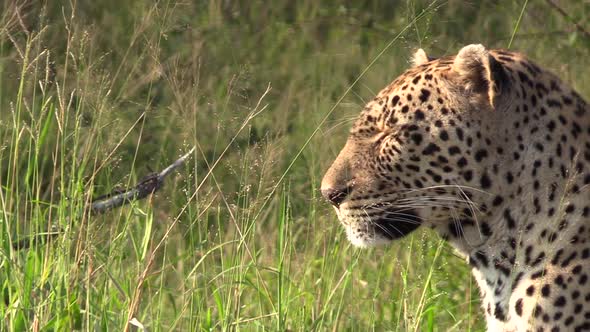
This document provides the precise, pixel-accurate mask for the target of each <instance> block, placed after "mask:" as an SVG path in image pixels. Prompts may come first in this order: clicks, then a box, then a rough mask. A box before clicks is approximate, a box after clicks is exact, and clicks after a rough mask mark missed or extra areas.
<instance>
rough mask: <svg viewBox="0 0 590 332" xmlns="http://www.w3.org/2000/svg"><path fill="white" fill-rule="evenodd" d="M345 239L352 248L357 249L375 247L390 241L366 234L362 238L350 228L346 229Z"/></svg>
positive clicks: (382, 237)
mask: <svg viewBox="0 0 590 332" xmlns="http://www.w3.org/2000/svg"><path fill="white" fill-rule="evenodd" d="M346 237H347V238H348V241H350V243H352V245H353V246H355V247H359V248H368V247H376V246H381V245H385V244H388V243H389V242H391V240H389V239H387V238H386V237H384V236H381V235H379V234H373V236H371V237H369V236H367V235H366V234H365V235H364V236H360V234H358V233H355V232H354V229H353V228H352V227H346Z"/></svg>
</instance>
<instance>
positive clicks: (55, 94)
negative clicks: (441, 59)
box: [0, 0, 590, 331]
mask: <svg viewBox="0 0 590 332" xmlns="http://www.w3.org/2000/svg"><path fill="white" fill-rule="evenodd" d="M0 10H1V13H0V185H1V187H0V224H1V228H0V244H1V246H0V290H1V292H0V294H2V296H3V301H0V315H1V317H2V318H3V322H2V323H0V330H7V331H23V330H33V331H70V330H87V331H108V330H113V331H120V330H149V331H213V330H215V331H217V330H232V331H233V330H245V331H253V330H255V331H257V330H270V331H311V330H332V331H367V330H375V331H468V330H472V331H480V330H482V329H483V327H484V322H483V320H484V319H483V315H482V312H481V310H480V308H479V302H478V290H477V287H476V286H475V284H474V283H473V281H472V279H471V276H470V273H469V268H468V267H467V265H466V264H465V263H464V262H463V261H462V259H460V258H458V257H456V256H455V254H454V253H453V250H452V248H450V247H449V246H448V245H446V244H444V243H442V242H441V241H440V239H439V238H437V237H436V236H435V235H434V234H432V233H431V232H429V231H420V232H416V233H415V234H414V235H412V236H410V237H408V238H406V239H403V240H402V241H398V242H396V243H395V244H393V245H392V246H390V247H386V248H376V249H369V250H358V249H355V248H352V247H351V246H350V245H349V244H348V242H347V241H346V237H345V234H343V232H342V230H341V228H340V226H339V224H338V221H337V219H336V217H335V215H334V214H333V212H332V211H331V209H330V208H329V206H328V205H327V204H325V203H324V202H323V201H322V200H321V198H320V197H318V187H319V183H320V180H321V178H322V175H323V172H324V171H325V170H326V169H327V167H328V166H329V165H330V163H331V161H332V160H333V159H334V158H335V156H336V154H337V153H338V151H339V149H340V148H341V147H342V145H343V143H344V140H345V139H346V135H347V131H348V129H349V127H350V124H351V122H352V121H353V120H354V118H355V116H356V114H358V112H359V111H360V110H361V109H362V107H363V105H364V104H365V103H366V102H367V101H369V100H370V99H371V98H372V97H373V96H374V95H375V94H376V93H377V92H378V91H379V90H380V89H381V88H383V87H384V86H385V85H387V84H388V83H389V82H390V81H392V80H393V79H394V78H395V77H396V76H397V75H399V74H400V73H402V72H403V70H404V69H405V68H407V67H408V65H409V59H410V57H411V55H412V53H413V51H414V50H415V49H417V48H419V47H422V48H424V49H425V50H426V51H427V52H428V53H429V55H432V56H443V55H449V54H454V53H456V51H457V50H458V49H459V48H461V47H462V46H464V45H466V44H470V43H482V44H484V45H486V46H487V47H489V48H509V49H513V50H519V51H522V52H524V53H526V54H527V55H529V57H531V58H532V59H534V60H535V61H536V62H537V63H539V64H542V65H543V66H545V67H547V68H550V69H551V70H552V71H554V72H556V73H558V75H559V76H561V77H562V79H563V80H564V81H565V82H567V83H569V84H571V85H573V86H574V87H575V88H576V90H577V91H578V92H579V93H580V94H581V95H582V96H585V97H586V99H588V96H590V75H588V74H589V71H588V59H590V36H589V35H588V32H587V31H588V30H589V29H590V25H589V24H588V22H589V19H588V18H589V14H590V2H588V1H584V0H579V1H575V0H570V1H557V0H552V1H501V0H497V1H454V0H451V1H323V2H319V1H311V0H302V1H231V0H226V1H181V0H178V1H175V0H170V1H112V0H104V1H69V2H66V1H26V0H23V1H18V0H15V1H5V2H2V3H1V4H0ZM192 146H197V150H196V152H195V154H194V155H193V156H192V158H191V159H190V160H189V162H188V163H187V164H186V166H185V167H183V168H182V169H181V171H180V172H178V173H177V174H175V175H173V176H172V177H171V178H170V179H168V180H167V182H166V185H165V187H164V188H163V189H162V190H161V191H159V192H158V193H157V194H156V195H154V196H153V197H151V198H150V199H148V200H146V201H141V202H136V203H134V204H132V205H131V206H128V207H125V208H121V209H117V210H114V211H112V212H109V213H107V214H104V215H100V216H90V215H88V212H87V211H86V210H85V209H84V206H86V205H87V203H88V202H89V201H90V200H91V199H92V197H96V196H98V195H102V194H105V193H108V192H110V191H111V190H113V189H114V188H117V187H126V186H129V185H132V184H134V183H135V182H136V181H138V180H139V179H141V178H142V177H143V176H145V175H146V174H148V173H150V172H151V171H154V170H161V169H162V168H163V167H165V166H167V165H168V164H170V163H171V162H173V161H174V160H175V159H176V158H178V156H179V155H181V154H182V153H184V152H186V151H188V150H189V149H190V148H191V147H192ZM52 229H59V230H61V231H60V232H59V234H58V235H56V236H54V237H52V238H51V240H46V239H45V237H42V236H41V237H40V238H39V239H40V241H37V242H35V244H34V245H33V246H32V247H31V248H28V249H26V250H15V249H14V248H13V246H12V245H11V244H12V243H15V242H16V241H18V240H20V239H26V238H28V237H30V236H31V235H34V234H43V233H44V232H46V231H47V230H52Z"/></svg>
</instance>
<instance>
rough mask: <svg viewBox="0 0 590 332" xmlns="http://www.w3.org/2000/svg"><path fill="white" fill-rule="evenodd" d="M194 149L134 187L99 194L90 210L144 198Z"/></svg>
mask: <svg viewBox="0 0 590 332" xmlns="http://www.w3.org/2000/svg"><path fill="white" fill-rule="evenodd" d="M194 151H195V147H193V148H192V149H191V150H190V151H189V152H188V153H186V154H185V155H183V156H182V157H180V158H179V159H177V160H176V161H175V162H174V163H172V165H170V166H168V167H166V168H165V169H164V170H163V171H161V172H160V173H152V174H149V175H148V176H146V177H144V178H143V179H142V180H141V181H139V183H138V184H136V185H135V186H134V187H131V188H128V189H126V190H123V191H121V190H117V191H115V192H111V193H109V194H106V195H103V196H100V197H98V198H96V199H95V200H93V201H92V204H91V207H90V209H91V211H92V213H94V214H99V213H104V212H106V211H109V210H112V209H114V208H116V207H119V206H122V205H125V204H129V203H131V202H133V201H136V200H139V199H142V198H146V197H147V196H149V195H150V194H152V193H154V192H156V191H157V190H158V189H160V188H161V187H162V184H163V183H164V179H165V178H166V176H167V175H169V174H170V173H171V172H172V171H173V170H175V169H176V168H178V167H180V166H181V165H182V164H184V162H185V161H186V159H188V157H190V155H191V154H192V153H193V152H194Z"/></svg>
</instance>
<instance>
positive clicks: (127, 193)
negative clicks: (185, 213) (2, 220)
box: [12, 147, 196, 250]
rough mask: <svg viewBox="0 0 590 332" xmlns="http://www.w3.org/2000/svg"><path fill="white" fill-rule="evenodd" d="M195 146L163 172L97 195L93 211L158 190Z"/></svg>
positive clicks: (29, 241) (22, 243) (21, 244)
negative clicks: (129, 186)
mask: <svg viewBox="0 0 590 332" xmlns="http://www.w3.org/2000/svg"><path fill="white" fill-rule="evenodd" d="M195 148H196V147H193V148H192V149H191V150H190V151H189V152H187V153H186V154H184V155H183V156H182V157H180V158H178V159H177V160H176V161H175V162H173V163H172V164H171V165H170V166H168V167H166V168H164V170H162V171H161V172H159V173H152V174H149V175H148V176H146V177H144V178H143V179H142V180H141V181H139V183H138V184H136V185H135V186H133V187H131V188H127V189H125V190H120V189H117V190H114V191H112V192H111V193H108V194H106V195H103V196H100V197H97V198H96V199H94V200H92V202H91V203H90V206H89V209H90V211H91V213H92V214H101V213H105V212H107V211H109V210H112V209H114V208H116V207H119V206H123V205H125V204H129V203H131V202H133V201H136V200H140V199H143V198H146V197H148V196H149V195H151V194H153V193H154V192H156V191H158V189H160V188H161V187H162V185H163V184H164V179H165V178H166V176H168V175H170V173H172V171H174V170H175V169H177V168H178V167H180V166H182V164H184V163H185V162H186V160H187V159H188V158H189V157H190V156H191V154H192V153H193V152H194V151H195ZM60 233H61V231H60V230H51V231H49V232H45V233H40V234H36V235H33V236H30V237H26V238H23V239H20V240H18V241H16V242H14V243H13V244H12V247H13V248H14V249H15V250H21V249H27V248H30V247H31V246H32V245H33V244H34V243H36V242H38V241H39V240H42V239H45V240H46V241H47V240H50V239H51V238H53V237H55V236H57V235H59V234H60Z"/></svg>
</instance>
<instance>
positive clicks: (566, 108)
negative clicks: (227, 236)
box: [322, 45, 590, 332]
mask: <svg viewBox="0 0 590 332" xmlns="http://www.w3.org/2000/svg"><path fill="white" fill-rule="evenodd" d="M322 194H323V195H324V196H325V197H326V198H327V199H328V200H329V201H330V202H331V203H332V204H333V205H334V206H335V209H336V212H337V214H338V217H339V219H340V221H341V223H342V225H343V226H344V227H345V229H346V233H347V236H348V238H349V240H350V241H351V242H352V243H353V244H355V245H357V246H370V245H377V244H382V243H387V242H390V241H391V240H393V239H397V238H401V237H403V236H405V235H407V234H408V233H410V232H412V231H413V230H415V229H416V228H418V227H419V226H421V225H424V226H427V227H431V228H433V229H435V230H436V231H437V232H438V233H439V234H440V235H441V236H442V237H443V238H445V239H447V240H448V241H450V242H451V243H452V244H453V245H454V246H455V247H456V248H457V250H458V251H459V252H460V253H462V254H463V255H464V256H465V257H466V258H467V261H468V263H469V264H470V265H471V266H472V267H473V274H474V276H475V278H476V279H477V282H478V284H479V286H480V289H481V297H482V305H483V310H484V312H485V315H486V320H487V325H488V330H489V331H547V332H549V331H582V330H590V281H589V280H588V278H589V276H590V109H589V107H588V104H587V103H586V102H585V101H584V100H583V99H582V97H580V95H578V94H577V93H576V92H575V91H574V90H572V89H571V88H570V87H569V86H568V85H566V84H564V83H563V82H561V81H560V80H559V79H558V78H557V77H556V76H555V75H553V74H551V73H549V72H548V71H547V70H545V69H543V68H541V67H539V66H538V65H536V64H535V63H533V62H532V61H530V60H528V59H527V58H526V57H525V56H523V55H522V54H519V53H515V52H511V51H504V50H487V49H486V48H484V47H483V46H482V45H469V46H466V47H464V48H463V49H461V50H460V51H459V53H458V54H457V55H456V56H450V57H445V58H440V59H432V58H429V57H428V56H426V53H424V51H422V50H420V51H418V52H417V54H416V57H415V59H414V66H413V67H412V68H410V69H409V70H407V71H406V72H405V73H404V74H402V75H401V76H400V77H398V78H397V79H396V80H395V81H393V83H391V84H390V85H389V86H387V87H386V88H385V89H383V90H382V91H381V92H380V93H379V94H378V95H377V97H375V99H374V100H373V101H371V102H369V103H368V104H367V105H366V107H365V108H364V110H363V111H362V113H361V114H360V116H359V118H358V120H357V121H356V123H355V124H354V125H353V127H352V129H351V132H350V136H349V139H348V141H347V142H346V145H345V146H344V148H343V149H342V151H341V152H340V154H339V155H338V157H337V158H336V160H335V161H334V163H333V165H332V166H331V167H330V169H329V170H328V171H327V173H326V175H325V177H324V179H323V181H322Z"/></svg>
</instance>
